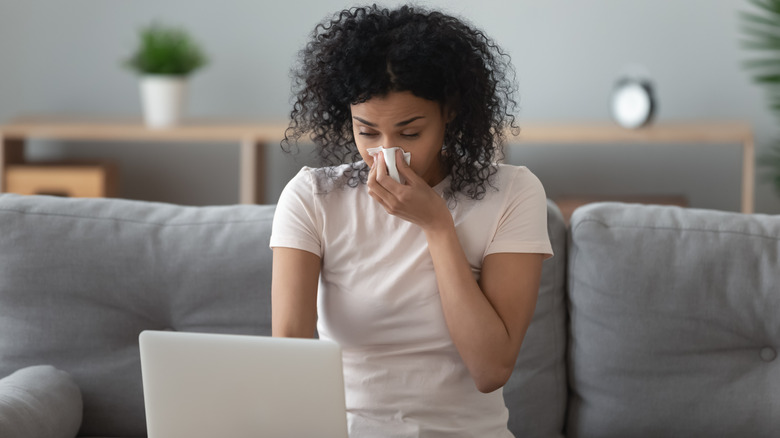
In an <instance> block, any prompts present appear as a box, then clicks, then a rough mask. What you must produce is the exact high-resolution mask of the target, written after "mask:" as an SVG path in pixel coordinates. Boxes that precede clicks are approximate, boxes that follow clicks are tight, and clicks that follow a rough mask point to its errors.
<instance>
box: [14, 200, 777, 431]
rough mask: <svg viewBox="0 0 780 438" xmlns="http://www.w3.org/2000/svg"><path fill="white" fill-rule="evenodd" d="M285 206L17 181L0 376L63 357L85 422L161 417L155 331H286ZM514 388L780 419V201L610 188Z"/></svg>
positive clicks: (572, 242) (684, 421) (545, 400)
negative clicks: (147, 197)
mask: <svg viewBox="0 0 780 438" xmlns="http://www.w3.org/2000/svg"><path fill="white" fill-rule="evenodd" d="M273 212H274V207H273V206H257V205H254V206H250V205H233V206H211V207H185V206H177V205H170V204H161V203H150V202H139V201H128V200H119V199H63V198H54V197H46V196H35V197H22V196H16V195H0V333H2V336H0V377H3V376H8V375H10V374H12V373H13V372H14V371H16V370H19V369H22V368H25V367H27V366H30V365H38V364H49V365H52V366H53V367H56V368H57V369H60V370H64V371H65V372H67V373H68V374H69V375H70V376H71V377H72V379H73V381H74V382H75V383H76V384H77V385H78V388H79V389H80V391H81V395H82V398H83V420H82V422H81V428H80V431H79V432H78V434H79V436H102V437H138V436H145V433H146V430H145V417H144V407H143V394H142V386H141V372H140V363H139V354H138V334H139V333H140V332H141V331H143V330H146V329H155V330H161V329H172V330H181V331H195V332H214V333H238V334H257V335H269V334H270V321H271V319H270V318H271V313H270V279H271V256H272V252H271V250H270V249H269V248H268V239H269V236H270V231H271V221H272V216H273ZM548 231H549V234H550V238H551V241H552V244H553V249H554V251H555V257H553V258H552V259H549V260H547V261H545V263H544V268H543V273H542V283H541V287H540V291H539V299H538V302H537V307H536V310H535V313H534V318H533V321H532V323H531V326H530V327H529V330H528V333H527V335H526V338H525V340H524V342H523V346H522V349H521V351H520V355H519V357H518V360H517V362H516V365H515V372H514V373H513V375H512V377H511V379H510V381H509V382H508V383H507V385H506V386H505V388H504V398H505V400H506V403H507V407H508V408H509V416H510V418H509V427H510V430H512V432H513V433H515V435H516V436H518V437H545V438H549V437H553V438H555V437H564V436H567V437H618V436H620V437H625V436H631V437H651V436H722V437H726V436H733V437H741V436H755V437H763V436H772V435H773V434H775V433H776V431H777V430H780V416H778V415H776V413H777V412H780V398H778V397H779V396H778V395H777V394H779V393H780V392H779V391H778V389H780V388H778V386H779V385H780V383H778V382H780V368H778V365H779V364H780V362H778V360H777V359H776V356H777V353H776V349H777V347H778V344H779V343H780V342H778V341H779V340H780V319H779V318H777V317H776V316H775V314H776V313H777V312H776V309H778V308H780V291H778V289H777V286H776V283H777V281H776V279H777V278H780V244H779V243H778V241H779V239H780V218H778V217H771V216H762V215H742V214H737V213H723V212H714V211H704V210H691V209H681V208H677V207H650V206H637V205H627V204H614V203H603V204H592V205H590V206H587V207H584V208H581V209H580V210H578V211H577V212H576V214H575V215H574V217H573V218H572V222H571V227H570V228H569V229H568V230H567V228H566V227H565V225H564V221H563V218H562V217H561V215H560V212H559V211H558V209H557V207H556V206H555V205H554V204H552V203H549V205H548Z"/></svg>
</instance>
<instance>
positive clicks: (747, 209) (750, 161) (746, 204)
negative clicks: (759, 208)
mask: <svg viewBox="0 0 780 438" xmlns="http://www.w3.org/2000/svg"><path fill="white" fill-rule="evenodd" d="M755 161H756V157H755V149H754V147H753V139H752V138H750V139H747V140H745V142H744V143H743V144H742V213H753V202H754V196H755V187H754V186H755V178H756V175H755Z"/></svg>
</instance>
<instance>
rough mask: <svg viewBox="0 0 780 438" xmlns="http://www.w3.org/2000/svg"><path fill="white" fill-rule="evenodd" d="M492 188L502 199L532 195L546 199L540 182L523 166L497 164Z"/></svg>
mask: <svg viewBox="0 0 780 438" xmlns="http://www.w3.org/2000/svg"><path fill="white" fill-rule="evenodd" d="M494 186H495V187H496V189H498V194H499V196H501V197H503V198H507V197H518V196H520V197H526V196H533V195H536V196H539V195H541V196H545V197H546V194H545V192H544V186H542V182H541V181H540V180H539V178H538V177H537V176H536V175H535V174H534V173H533V172H531V170H530V169H528V168H527V167H525V166H514V165H510V164H499V165H498V166H497V172H496V174H495V179H494Z"/></svg>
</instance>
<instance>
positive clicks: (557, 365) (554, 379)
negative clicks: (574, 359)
mask: <svg viewBox="0 0 780 438" xmlns="http://www.w3.org/2000/svg"><path fill="white" fill-rule="evenodd" d="M547 233H548V234H549V236H550V242H551V243H552V247H553V252H554V253H555V256H554V257H553V258H550V259H547V260H545V262H544V265H543V268H542V281H541V285H540V287H539V297H538V299H537V302H536V310H535V311H534V317H533V319H532V320H531V325H530V326H529V327H528V331H527V332H526V335H525V338H524V339H523V346H522V347H521V348H520V354H519V355H518V358H517V362H515V369H514V371H513V372H512V377H510V379H509V381H508V382H507V384H506V385H504V401H505V402H506V405H507V409H508V410H509V429H510V430H511V431H512V433H514V435H515V436H516V437H523V438H536V437H538V438H555V437H561V436H562V435H561V433H562V432H563V426H564V422H565V411H566V399H567V394H566V304H565V298H564V297H565V291H564V288H565V287H566V224H565V222H564V220H563V216H562V215H561V212H560V210H559V209H558V207H557V206H556V205H555V204H554V203H553V202H552V201H548V203H547Z"/></svg>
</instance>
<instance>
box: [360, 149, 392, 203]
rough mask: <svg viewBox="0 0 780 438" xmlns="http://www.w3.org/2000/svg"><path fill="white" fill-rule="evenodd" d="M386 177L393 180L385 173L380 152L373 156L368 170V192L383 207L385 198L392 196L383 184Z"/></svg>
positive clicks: (385, 168) (385, 167)
mask: <svg viewBox="0 0 780 438" xmlns="http://www.w3.org/2000/svg"><path fill="white" fill-rule="evenodd" d="M388 179H389V180H391V181H392V182H395V181H393V179H392V178H390V176H388V175H387V166H386V165H385V162H384V156H383V155H382V154H377V155H376V156H375V157H374V165H373V166H371V170H370V171H369V172H368V183H367V185H368V194H369V195H370V196H371V197H372V198H374V199H375V200H377V201H378V202H379V203H380V204H382V206H383V207H385V209H387V202H386V201H385V199H388V198H390V197H391V196H392V195H391V194H390V193H389V192H388V191H387V189H386V188H385V187H384V186H383V184H384V182H385V180H388Z"/></svg>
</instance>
